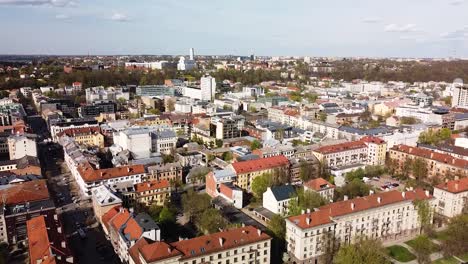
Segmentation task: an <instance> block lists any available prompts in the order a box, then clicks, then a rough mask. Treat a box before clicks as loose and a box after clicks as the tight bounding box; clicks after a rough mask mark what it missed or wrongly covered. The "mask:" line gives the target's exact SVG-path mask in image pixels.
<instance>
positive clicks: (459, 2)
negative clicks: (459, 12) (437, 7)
mask: <svg viewBox="0 0 468 264" xmlns="http://www.w3.org/2000/svg"><path fill="white" fill-rule="evenodd" d="M465 1H466V0H453V1H451V2H450V3H449V4H450V5H453V6H458V5H462V4H464V3H465Z"/></svg>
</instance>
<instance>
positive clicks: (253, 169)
mask: <svg viewBox="0 0 468 264" xmlns="http://www.w3.org/2000/svg"><path fill="white" fill-rule="evenodd" d="M227 169H230V170H234V171H235V172H236V175H237V178H236V180H235V181H234V184H235V185H237V186H238V187H240V188H241V189H244V190H246V191H250V187H251V184H252V181H253V179H255V177H257V176H260V175H262V174H265V173H270V174H274V173H285V174H289V160H288V159H287V158H286V157H285V156H283V155H280V156H275V157H269V158H261V159H256V160H248V161H240V162H234V163H233V164H230V165H229V166H228V167H227ZM287 176H289V175H287Z"/></svg>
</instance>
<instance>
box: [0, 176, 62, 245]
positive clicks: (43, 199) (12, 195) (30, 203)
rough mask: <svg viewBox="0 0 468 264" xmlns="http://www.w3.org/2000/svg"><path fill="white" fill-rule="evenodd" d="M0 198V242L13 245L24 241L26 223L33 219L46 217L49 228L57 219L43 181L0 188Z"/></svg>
mask: <svg viewBox="0 0 468 264" xmlns="http://www.w3.org/2000/svg"><path fill="white" fill-rule="evenodd" d="M0 197H2V201H1V205H2V210H1V216H0V219H1V220H2V221H0V241H5V242H8V243H10V244H11V243H13V244H15V243H17V242H18V241H23V240H25V239H26V238H27V230H26V222H27V220H29V219H31V218H33V217H36V216H40V215H44V216H46V220H47V222H48V224H49V226H52V224H53V221H57V219H58V216H57V214H56V212H55V205H54V202H53V201H52V199H51V198H50V195H49V190H48V189H47V185H46V181H45V180H35V181H29V182H23V183H17V184H9V185H5V186H2V189H1V190H0ZM49 222H50V223H49Z"/></svg>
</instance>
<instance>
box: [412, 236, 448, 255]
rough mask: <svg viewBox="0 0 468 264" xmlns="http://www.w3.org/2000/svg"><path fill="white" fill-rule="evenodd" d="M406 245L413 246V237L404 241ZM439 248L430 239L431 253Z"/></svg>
mask: <svg viewBox="0 0 468 264" xmlns="http://www.w3.org/2000/svg"><path fill="white" fill-rule="evenodd" d="M405 244H406V245H408V246H410V247H412V248H414V239H413V240H408V241H406V242H405ZM439 250H440V247H439V245H437V244H434V243H433V242H432V241H431V253H434V252H437V251H439Z"/></svg>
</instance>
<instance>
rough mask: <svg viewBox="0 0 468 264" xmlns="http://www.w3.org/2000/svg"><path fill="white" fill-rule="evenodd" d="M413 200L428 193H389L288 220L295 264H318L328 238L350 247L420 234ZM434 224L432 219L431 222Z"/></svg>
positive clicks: (347, 201) (331, 205)
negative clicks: (371, 240) (358, 242)
mask: <svg viewBox="0 0 468 264" xmlns="http://www.w3.org/2000/svg"><path fill="white" fill-rule="evenodd" d="M414 200H429V202H430V204H431V206H433V203H434V202H433V197H432V196H431V195H429V192H428V191H424V190H422V189H418V190H415V191H408V192H398V191H389V192H384V193H379V194H371V195H369V196H366V197H359V198H355V199H352V200H346V201H341V202H336V203H331V204H328V205H325V206H322V207H320V208H317V209H315V210H313V211H310V210H308V211H307V212H306V213H305V214H302V215H298V216H292V217H289V218H287V219H286V242H287V251H288V253H289V255H290V257H291V258H292V261H294V262H295V263H319V262H320V260H321V259H320V256H321V255H323V254H324V250H325V246H324V244H325V243H326V241H327V239H328V237H329V236H334V237H335V239H337V240H338V241H339V242H340V243H341V245H347V244H350V243H353V242H355V241H356V239H357V238H359V237H362V236H365V237H369V238H374V239H380V240H382V241H387V240H393V239H400V238H404V237H408V236H410V235H412V234H417V233H419V229H420V224H419V221H418V212H417V209H416V208H415V205H414V203H413V201H414ZM431 221H432V220H431Z"/></svg>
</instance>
